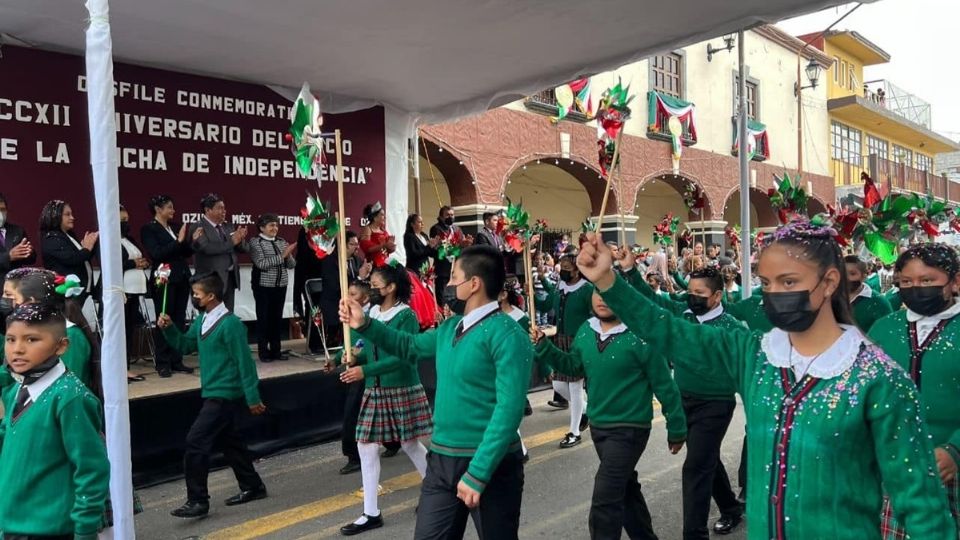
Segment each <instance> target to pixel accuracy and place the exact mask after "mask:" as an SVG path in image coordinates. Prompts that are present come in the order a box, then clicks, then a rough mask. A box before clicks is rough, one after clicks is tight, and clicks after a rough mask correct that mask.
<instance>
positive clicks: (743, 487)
mask: <svg viewBox="0 0 960 540" xmlns="http://www.w3.org/2000/svg"><path fill="white" fill-rule="evenodd" d="M737 484H739V485H740V493H741V494H742V498H746V496H747V437H746V436H744V437H743V448H741V449H740V468H739V469H738V470H737Z"/></svg>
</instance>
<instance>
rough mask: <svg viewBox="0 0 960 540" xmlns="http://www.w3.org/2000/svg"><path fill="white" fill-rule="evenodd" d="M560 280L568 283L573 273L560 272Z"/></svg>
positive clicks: (568, 271)
mask: <svg viewBox="0 0 960 540" xmlns="http://www.w3.org/2000/svg"><path fill="white" fill-rule="evenodd" d="M560 279H561V280H562V281H565V282H568V283H569V282H570V280H572V279H573V272H572V271H570V270H561V271H560Z"/></svg>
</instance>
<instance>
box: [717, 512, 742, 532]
mask: <svg viewBox="0 0 960 540" xmlns="http://www.w3.org/2000/svg"><path fill="white" fill-rule="evenodd" d="M742 522H743V515H734V516H720V519H718V520H717V522H716V523H714V524H713V532H715V533H717V534H730V533H732V532H733V531H734V530H736V528H737V526H738V525H740V523H742Z"/></svg>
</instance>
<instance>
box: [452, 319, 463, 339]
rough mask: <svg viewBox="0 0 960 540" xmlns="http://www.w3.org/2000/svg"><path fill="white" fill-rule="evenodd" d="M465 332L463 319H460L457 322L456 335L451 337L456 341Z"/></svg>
mask: <svg viewBox="0 0 960 540" xmlns="http://www.w3.org/2000/svg"><path fill="white" fill-rule="evenodd" d="M465 332H466V330H464V329H463V321H460V322H459V323H458V324H457V333H456V335H455V336H454V337H453V340H454V341H456V340H458V339H460V338H461V337H463V334H464V333H465Z"/></svg>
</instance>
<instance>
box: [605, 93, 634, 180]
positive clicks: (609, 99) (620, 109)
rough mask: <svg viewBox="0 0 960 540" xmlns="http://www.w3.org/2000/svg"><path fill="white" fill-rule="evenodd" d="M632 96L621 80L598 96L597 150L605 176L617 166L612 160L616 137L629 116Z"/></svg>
mask: <svg viewBox="0 0 960 540" xmlns="http://www.w3.org/2000/svg"><path fill="white" fill-rule="evenodd" d="M633 97H634V96H631V95H630V85H627V86H626V87H624V86H623V82H622V81H619V80H618V81H617V85H616V86H614V87H613V88H608V89H607V90H605V91H604V92H603V95H602V96H601V97H600V105H599V107H598V108H597V116H596V118H597V139H598V140H597V151H598V161H599V164H600V172H601V173H602V174H603V176H604V177H605V178H606V177H607V176H608V175H609V173H610V171H612V170H613V168H614V167H615V166H617V164H616V163H614V162H613V154H614V153H615V152H616V139H617V136H619V135H620V132H621V131H622V130H623V123H624V122H626V121H627V119H628V118H630V102H631V101H633ZM617 161H619V157H618V158H617Z"/></svg>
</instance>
